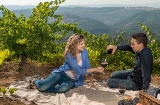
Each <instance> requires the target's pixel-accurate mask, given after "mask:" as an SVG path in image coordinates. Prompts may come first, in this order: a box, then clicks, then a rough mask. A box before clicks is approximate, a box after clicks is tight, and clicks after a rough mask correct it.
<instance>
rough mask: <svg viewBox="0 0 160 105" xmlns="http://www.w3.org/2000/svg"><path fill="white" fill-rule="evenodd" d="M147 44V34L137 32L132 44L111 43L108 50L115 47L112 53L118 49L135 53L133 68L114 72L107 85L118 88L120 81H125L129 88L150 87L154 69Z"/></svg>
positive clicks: (140, 88)
mask: <svg viewBox="0 0 160 105" xmlns="http://www.w3.org/2000/svg"><path fill="white" fill-rule="evenodd" d="M147 44H148V39H147V36H146V34H144V33H137V34H133V35H132V39H131V45H122V46H114V45H109V46H108V47H107V50H109V49H113V50H112V54H114V52H115V51H116V50H122V51H130V52H132V53H133V54H135V59H134V67H133V70H120V71H115V72H113V73H112V74H111V77H110V78H109V79H108V80H107V85H108V86H109V87H110V88H118V86H119V84H120V83H125V85H126V89H127V90H142V89H143V90H145V89H148V88H149V83H150V82H151V72H152V69H153V57H152V52H151V50H150V49H149V48H148V47H147Z"/></svg>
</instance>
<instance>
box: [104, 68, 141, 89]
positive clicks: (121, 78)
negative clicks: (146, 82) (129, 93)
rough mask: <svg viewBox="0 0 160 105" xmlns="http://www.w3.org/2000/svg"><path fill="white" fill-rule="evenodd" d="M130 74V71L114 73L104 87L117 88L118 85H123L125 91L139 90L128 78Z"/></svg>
mask: <svg viewBox="0 0 160 105" xmlns="http://www.w3.org/2000/svg"><path fill="white" fill-rule="evenodd" d="M131 73H132V70H120V71H115V72H113V73H112V74H111V77H110V78H109V79H108V80H107V83H106V85H107V86H108V87H110V88H118V86H119V84H120V83H124V84H125V85H126V89H127V90H140V88H139V87H138V85H137V84H136V83H135V82H134V81H133V80H132V78H131V76H130V74H131Z"/></svg>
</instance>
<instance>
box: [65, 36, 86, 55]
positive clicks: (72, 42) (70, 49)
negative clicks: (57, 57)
mask: <svg viewBox="0 0 160 105" xmlns="http://www.w3.org/2000/svg"><path fill="white" fill-rule="evenodd" d="M82 40H85V37H84V36H83V35H81V34H77V33H76V34H73V35H72V36H70V38H69V39H68V41H67V45H66V48H65V51H64V56H66V55H67V54H68V53H71V55H72V56H76V48H77V45H78V44H79V43H80V42H81V41H82Z"/></svg>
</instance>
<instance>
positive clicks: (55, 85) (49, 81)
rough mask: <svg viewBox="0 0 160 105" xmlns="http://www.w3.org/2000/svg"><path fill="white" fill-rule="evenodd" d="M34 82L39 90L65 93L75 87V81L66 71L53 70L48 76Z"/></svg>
mask: <svg viewBox="0 0 160 105" xmlns="http://www.w3.org/2000/svg"><path fill="white" fill-rule="evenodd" d="M34 83H35V85H36V87H37V88H38V90H39V91H42V92H48V93H65V92H67V91H69V90H70V89H72V88H74V87H75V81H74V80H73V79H71V78H70V77H69V76H68V75H67V74H66V73H65V72H52V73H51V74H50V75H49V76H48V77H47V78H45V79H43V80H35V81H34Z"/></svg>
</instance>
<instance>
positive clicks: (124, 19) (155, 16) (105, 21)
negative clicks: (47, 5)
mask: <svg viewBox="0 0 160 105" xmlns="http://www.w3.org/2000/svg"><path fill="white" fill-rule="evenodd" d="M27 8H28V7H27ZM11 11H12V12H15V13H16V15H17V16H19V15H20V14H21V13H22V14H24V15H25V17H26V18H28V17H29V16H30V15H31V13H32V9H31V8H29V9H19V10H17V9H16V10H13V9H12V10H11ZM55 14H60V15H63V16H64V18H63V22H65V23H79V26H78V27H79V28H82V29H84V30H86V31H88V32H90V33H93V34H96V35H101V34H103V33H106V34H109V35H119V34H120V33H121V32H122V31H126V36H127V35H130V34H133V33H136V32H142V30H141V29H140V27H139V26H138V24H137V23H138V22H141V23H142V24H144V25H146V26H148V27H149V28H150V29H151V31H152V32H153V33H155V35H160V30H159V29H160V27H159V26H160V8H151V7H101V8H99V7H59V8H58V10H57V11H56V12H55ZM0 16H2V13H1V12H0Z"/></svg>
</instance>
